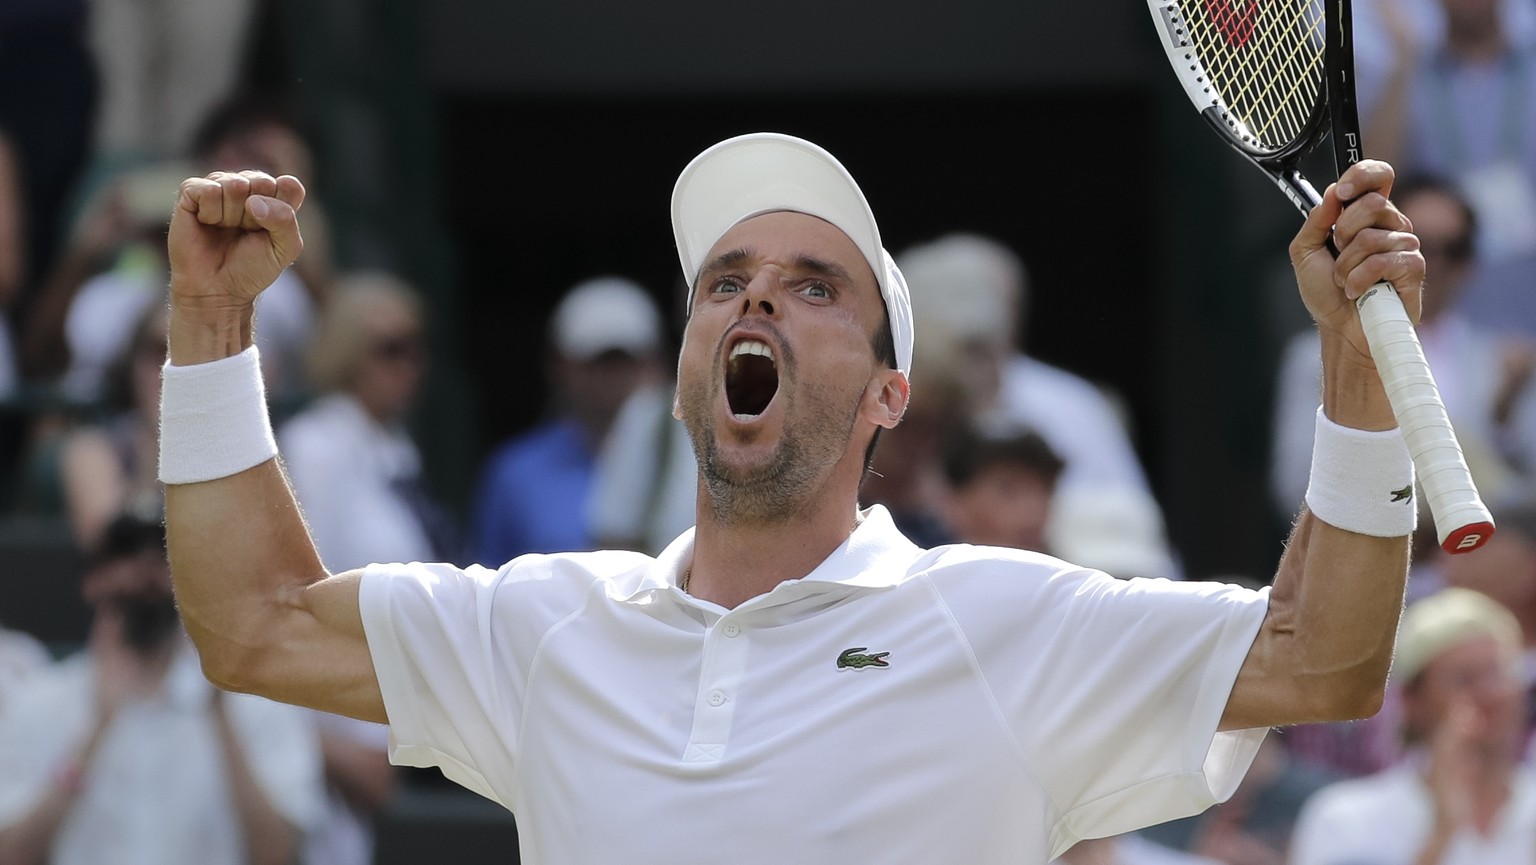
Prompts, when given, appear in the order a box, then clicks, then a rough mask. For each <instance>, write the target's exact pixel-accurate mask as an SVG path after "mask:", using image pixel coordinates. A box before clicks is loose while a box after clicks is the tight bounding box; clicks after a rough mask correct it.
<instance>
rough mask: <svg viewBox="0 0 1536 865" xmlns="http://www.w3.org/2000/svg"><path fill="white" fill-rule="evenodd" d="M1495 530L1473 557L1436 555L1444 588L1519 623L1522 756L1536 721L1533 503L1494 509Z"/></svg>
mask: <svg viewBox="0 0 1536 865" xmlns="http://www.w3.org/2000/svg"><path fill="white" fill-rule="evenodd" d="M1493 512H1494V519H1495V520H1496V521H1497V523H1498V527H1499V530H1498V532H1496V533H1495V534H1494V536H1493V537H1492V538H1489V539H1488V542H1487V544H1485V545H1484V546H1483V547H1481V548H1479V549H1478V551H1477V553H1476V554H1475V555H1461V556H1452V555H1447V554H1444V553H1441V554H1440V559H1441V565H1440V573H1441V575H1442V576H1443V578H1444V579H1445V582H1446V584H1447V585H1450V586H1457V587H1459V588H1463V589H1473V590H1475V591H1478V592H1482V593H1483V594H1485V595H1487V596H1489V597H1491V598H1493V599H1494V600H1495V601H1498V602H1499V603H1500V604H1502V605H1503V606H1504V607H1505V608H1506V609H1508V610H1509V611H1510V612H1511V613H1512V614H1513V615H1514V617H1515V621H1517V622H1519V624H1520V636H1521V646H1522V658H1521V682H1522V687H1523V688H1524V692H1525V694H1526V701H1525V702H1526V707H1527V714H1526V730H1525V739H1524V742H1525V746H1524V747H1523V748H1522V752H1523V753H1527V754H1530V753H1531V744H1532V741H1533V734H1536V729H1533V723H1536V500H1532V499H1530V498H1526V499H1523V500H1519V501H1510V502H1505V503H1503V505H1502V506H1499V507H1495V508H1494V511H1493Z"/></svg>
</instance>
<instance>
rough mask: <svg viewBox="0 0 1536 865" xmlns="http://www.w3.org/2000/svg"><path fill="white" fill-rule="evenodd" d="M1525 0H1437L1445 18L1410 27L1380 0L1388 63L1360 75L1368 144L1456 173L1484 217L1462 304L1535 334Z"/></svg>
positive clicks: (1532, 143) (1531, 113) (1534, 183)
mask: <svg viewBox="0 0 1536 865" xmlns="http://www.w3.org/2000/svg"><path fill="white" fill-rule="evenodd" d="M1530 5H1531V4H1530V3H1529V0H1519V2H1507V0H1438V2H1437V3H1436V4H1435V7H1436V8H1435V9H1434V10H1433V11H1435V12H1437V13H1439V14H1438V18H1439V20H1440V23H1443V27H1440V28H1433V29H1430V28H1424V27H1422V26H1419V27H1415V26H1414V22H1413V21H1412V20H1411V19H1410V17H1409V15H1408V14H1407V13H1406V11H1405V10H1403V9H1400V8H1398V5H1397V4H1393V3H1380V4H1378V6H1379V7H1380V8H1379V10H1378V11H1379V13H1380V16H1381V18H1382V21H1383V27H1382V29H1383V30H1385V31H1386V32H1387V33H1388V34H1390V41H1391V42H1392V43H1393V50H1392V54H1393V56H1394V58H1395V62H1394V63H1393V64H1391V66H1390V68H1389V71H1387V72H1386V73H1385V75H1384V78H1383V81H1382V83H1381V84H1380V85H1379V86H1378V85H1371V84H1370V74H1369V72H1368V71H1367V72H1366V76H1367V80H1366V82H1365V83H1367V84H1368V85H1369V86H1367V87H1366V89H1365V91H1364V93H1363V94H1362V99H1364V100H1368V101H1366V102H1363V103H1362V104H1363V106H1364V110H1365V115H1366V117H1367V119H1368V121H1369V122H1368V126H1367V128H1366V136H1365V143H1366V146H1367V153H1369V154H1370V155H1371V156H1374V157H1377V158H1384V159H1388V160H1389V161H1393V162H1394V163H1395V164H1397V165H1398V166H1399V168H1401V169H1403V170H1405V171H1432V172H1435V173H1438V174H1442V175H1445V176H1448V177H1451V178H1453V179H1454V180H1455V181H1456V183H1457V184H1458V185H1459V186H1461V187H1462V188H1463V189H1465V190H1466V193H1467V195H1468V197H1469V198H1470V200H1471V201H1472V202H1473V204H1474V205H1475V207H1476V209H1477V210H1478V212H1479V214H1480V215H1481V217H1482V218H1481V219H1480V221H1479V230H1478V242H1479V243H1478V246H1479V250H1480V255H1479V259H1480V262H1479V263H1480V267H1479V268H1478V269H1477V271H1476V272H1474V273H1473V274H1472V280H1471V282H1472V284H1471V285H1470V286H1469V288H1468V289H1467V292H1466V297H1465V299H1464V301H1463V306H1464V307H1465V310H1466V312H1467V313H1468V314H1469V315H1470V316H1471V317H1472V318H1473V319H1474V320H1476V321H1478V322H1479V323H1481V324H1483V325H1484V326H1486V327H1489V328H1493V329H1497V330H1505V331H1511V330H1513V331H1518V332H1521V333H1524V334H1526V335H1528V336H1536V301H1533V300H1532V299H1531V292H1529V291H1527V290H1525V287H1526V285H1527V282H1528V276H1529V274H1530V271H1531V268H1532V267H1533V266H1536V38H1533V34H1532V28H1531V26H1530V24H1531V18H1532V14H1531V11H1532V10H1531V9H1530ZM1521 13H1524V14H1523V16H1522V14H1521ZM1522 18H1523V22H1522ZM1522 23H1523V26H1522Z"/></svg>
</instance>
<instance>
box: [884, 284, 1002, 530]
mask: <svg viewBox="0 0 1536 865" xmlns="http://www.w3.org/2000/svg"><path fill="white" fill-rule="evenodd" d="M923 312H924V307H922V306H919V305H916V304H914V309H913V316H914V325H913V332H914V337H913V338H914V339H915V340H916V342H915V344H914V346H913V350H912V357H913V361H912V374H913V375H914V376H917V377H918V378H919V379H920V380H921V381H922V382H923V386H922V387H920V388H913V389H912V393H911V397H910V399H909V400H908V402H907V411H906V414H905V415H903V417H902V421H901V424H900V425H899V426H897V427H896V428H895V429H890V430H884V431H882V432H881V433H880V436H879V445H880V446H879V448H878V449H877V450H876V451H875V459H874V462H873V463H872V464H871V466H870V471H869V472H868V473H867V475H868V476H867V477H866V478H865V480H864V485H863V486H862V487H861V488H860V489H859V501H860V502H862V503H864V504H866V505H872V504H880V505H884V506H885V508H886V509H887V510H889V511H890V512H891V520H892V521H893V522H895V524H896V527H897V528H898V529H900V530H901V532H902V533H903V534H905V535H906V536H907V537H908V538H911V539H912V540H913V542H914V543H917V544H920V545H922V546H924V547H936V546H941V545H943V544H948V543H953V542H954V541H955V534H954V531H953V529H954V526H953V525H952V524H948V523H947V522H946V520H945V513H944V489H945V478H944V475H945V469H944V447H945V442H947V441H949V440H950V439H952V438H954V437H955V436H956V435H958V434H959V431H960V430H962V429H964V428H965V426H966V425H967V424H968V423H969V422H970V420H971V418H973V417H974V416H975V415H976V408H975V406H976V403H975V397H974V393H975V388H974V385H973V384H972V382H971V381H970V376H971V370H970V369H969V368H968V358H967V357H966V356H965V354H964V350H963V349H964V347H963V346H962V345H961V344H960V343H958V342H957V341H956V340H954V339H952V338H951V334H949V333H948V332H947V331H946V330H945V329H944V328H943V327H941V326H939V325H940V323H939V322H935V321H930V320H927V319H925V318H923V317H922V313H923ZM918 334H921V335H920V336H919V335H918Z"/></svg>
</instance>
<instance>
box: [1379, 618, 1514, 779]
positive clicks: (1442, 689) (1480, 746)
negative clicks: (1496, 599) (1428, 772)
mask: <svg viewBox="0 0 1536 865" xmlns="http://www.w3.org/2000/svg"><path fill="white" fill-rule="evenodd" d="M1523 698H1524V692H1523V690H1522V687H1521V679H1520V673H1519V658H1518V657H1516V656H1515V654H1514V653H1513V652H1512V651H1510V649H1509V648H1508V647H1507V646H1505V645H1503V644H1502V643H1500V642H1499V641H1498V640H1497V639H1495V638H1494V637H1491V636H1487V635H1479V636H1475V637H1472V638H1469V639H1467V640H1466V641H1464V642H1461V643H1458V644H1456V645H1454V646H1452V647H1451V648H1449V649H1446V650H1445V651H1444V652H1442V653H1441V654H1440V655H1438V656H1437V657H1436V658H1435V659H1434V660H1432V661H1430V662H1429V663H1428V664H1426V665H1425V667H1424V669H1423V670H1422V671H1420V672H1419V675H1418V676H1416V677H1415V678H1414V679H1413V681H1411V682H1409V683H1408V685H1407V686H1406V687H1405V688H1404V690H1403V710H1404V718H1405V721H1406V722H1407V724H1408V731H1409V735H1410V738H1411V739H1414V740H1416V741H1421V742H1427V741H1428V740H1429V739H1431V738H1432V737H1433V736H1434V734H1435V731H1436V730H1437V729H1438V728H1439V727H1440V725H1441V724H1443V723H1445V721H1446V719H1447V717H1448V716H1449V715H1450V713H1451V710H1452V709H1453V707H1455V706H1457V705H1466V706H1469V707H1471V709H1472V713H1471V715H1472V718H1473V724H1472V729H1471V737H1472V741H1473V744H1474V746H1475V747H1476V748H1477V750H1478V751H1479V752H1481V753H1483V754H1486V755H1487V756H1489V757H1491V758H1513V757H1514V756H1515V753H1514V752H1515V749H1516V748H1517V747H1518V745H1519V740H1520V734H1521V730H1522V729H1523V727H1524V724H1525V710H1524V706H1525V704H1524V699H1523Z"/></svg>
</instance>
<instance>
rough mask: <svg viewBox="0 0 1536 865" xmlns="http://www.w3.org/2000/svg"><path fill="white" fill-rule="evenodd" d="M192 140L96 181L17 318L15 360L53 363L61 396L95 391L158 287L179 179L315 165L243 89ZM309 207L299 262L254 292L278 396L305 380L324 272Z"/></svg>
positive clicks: (50, 371)
mask: <svg viewBox="0 0 1536 865" xmlns="http://www.w3.org/2000/svg"><path fill="white" fill-rule="evenodd" d="M193 143H194V144H195V145H196V149H195V150H194V151H192V152H191V153H190V156H189V157H187V158H176V159H170V160H164V161H159V162H149V163H143V164H138V165H135V166H133V167H131V168H125V169H123V170H122V171H120V172H118V173H117V174H113V175H107V176H106V178H105V179H103V180H100V181H98V186H97V189H96V192H95V194H94V195H93V197H92V198H91V199H90V200H89V201H88V202H87V204H86V205H85V207H84V208H83V209H82V211H81V214H80V215H79V217H78V218H77V220H76V224H75V228H74V231H73V232H72V235H71V237H70V240H69V243H68V244H67V246H66V248H65V250H64V253H63V255H62V256H61V257H60V259H59V261H58V263H57V265H56V267H55V268H54V269H53V270H52V272H51V273H50V274H49V275H48V278H47V281H46V283H45V285H44V287H43V289H42V293H41V296H40V298H39V300H38V303H37V304H36V308H35V311H34V313H33V314H32V316H31V317H30V318H29V319H28V321H27V324H26V332H25V333H24V334H23V336H22V339H21V359H22V365H23V371H24V372H25V373H26V374H27V375H28V376H29V377H32V378H37V379H50V378H53V377H55V376H58V375H59V374H60V373H62V375H63V377H62V380H61V384H62V386H63V389H64V391H65V394H66V395H67V396H68V397H69V398H71V399H73V400H74V401H77V402H82V403H92V402H94V401H96V400H98V399H100V398H101V396H102V382H103V377H104V375H105V371H106V368H107V366H108V365H110V363H111V361H112V359H113V358H115V357H117V356H118V354H119V352H120V351H122V349H123V346H124V344H125V343H127V341H128V339H129V330H130V328H131V325H132V322H133V321H135V320H136V318H137V316H138V314H139V313H140V312H142V311H143V310H144V309H145V308H146V307H147V306H148V305H149V304H150V303H151V302H152V301H154V300H156V299H158V298H161V297H163V296H164V295H163V289H164V286H165V282H166V279H167V278H168V275H167V271H166V266H165V229H166V225H167V224H168V221H169V219H170V215H171V210H172V208H173V207H174V206H175V202H176V194H177V188H178V186H179V185H180V183H181V180H182V179H183V178H185V177H186V176H188V175H189V174H192V175H196V174H204V173H206V172H207V171H210V170H213V169H215V168H217V169H232V170H244V169H246V168H252V169H260V170H265V171H271V172H273V173H282V174H293V175H295V176H299V177H303V178H304V179H305V180H306V181H308V180H309V179H310V178H311V177H312V175H313V158H312V156H311V154H310V152H309V148H308V145H307V144H306V142H305V140H304V138H303V137H302V135H301V134H300V132H299V130H298V127H297V126H296V125H295V124H294V123H293V122H292V121H291V120H289V119H288V116H287V115H286V114H285V113H284V112H283V110H282V108H281V106H280V105H279V104H278V103H276V102H273V101H270V100H266V99H262V98H258V97H245V96H243V97H240V98H237V99H234V100H232V101H230V102H228V103H227V104H224V105H220V106H218V108H217V110H215V111H214V112H213V113H211V114H210V115H209V116H208V117H207V118H206V119H205V120H204V121H203V123H202V126H201V127H200V128H199V129H198V130H197V136H196V139H195V142H193ZM189 160H190V162H189ZM315 216H316V219H315V221H314V228H313V230H312V231H311V230H310V229H309V228H308V227H306V236H305V241H306V243H305V254H304V257H303V263H301V264H295V265H294V267H292V268H290V269H288V270H285V271H284V272H283V274H282V275H281V276H279V277H278V279H277V281H276V282H275V283H273V285H272V288H271V290H270V291H271V296H270V297H267V296H264V297H263V299H262V300H261V301H260V303H259V308H260V312H259V314H260V315H261V318H262V335H261V337H259V342H260V346H261V351H262V361H263V372H264V374H265V375H267V376H269V377H270V378H269V384H268V388H269V390H270V392H271V393H272V395H273V397H274V398H275V399H276V400H278V401H279V402H280V403H285V402H292V401H295V400H297V399H298V397H299V395H300V394H301V393H302V391H303V389H304V382H303V379H302V376H301V375H300V372H301V368H302V362H301V361H302V356H303V352H304V348H305V346H306V345H307V343H308V339H309V331H310V328H311V325H312V320H313V318H314V314H315V309H316V307H317V306H318V305H319V302H320V300H321V299H323V297H324V293H325V291H326V290H327V286H328V285H329V282H330V279H331V265H330V261H331V259H330V251H329V243H328V235H329V231H328V227H329V224H328V222H327V220H326V219H325V218H324V214H323V211H322V210H321V208H319V207H318V206H317V207H316V209H315ZM264 295H265V293H264Z"/></svg>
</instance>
